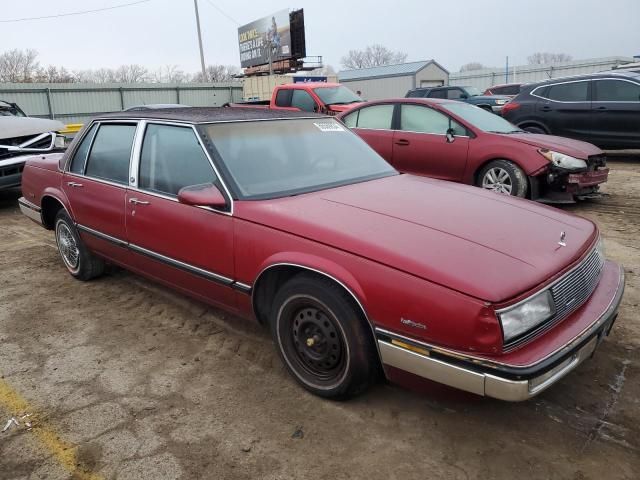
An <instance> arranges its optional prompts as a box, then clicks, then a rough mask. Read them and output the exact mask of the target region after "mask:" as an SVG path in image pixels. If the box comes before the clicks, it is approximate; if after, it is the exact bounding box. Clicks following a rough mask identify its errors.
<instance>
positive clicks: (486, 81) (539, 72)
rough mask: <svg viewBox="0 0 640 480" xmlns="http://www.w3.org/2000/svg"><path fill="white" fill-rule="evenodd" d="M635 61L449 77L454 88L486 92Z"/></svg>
mask: <svg viewBox="0 0 640 480" xmlns="http://www.w3.org/2000/svg"><path fill="white" fill-rule="evenodd" d="M633 61H634V59H633V58H631V57H604V58H590V59H586V60H572V61H571V62H562V63H554V64H547V65H520V66H517V65H516V66H513V67H511V66H510V67H509V72H508V73H507V72H506V70H505V68H485V69H482V70H470V71H467V72H455V73H452V74H451V75H449V83H450V84H451V85H459V86H466V87H476V88H478V89H480V90H485V89H487V88H489V87H491V86H493V85H496V84H500V83H516V82H519V83H533V82H541V81H543V80H548V79H550V78H558V77H568V76H571V75H585V74H588V73H596V72H602V71H605V70H611V69H614V68H618V67H619V66H621V65H624V64H629V63H631V62H633ZM623 68H624V67H623Z"/></svg>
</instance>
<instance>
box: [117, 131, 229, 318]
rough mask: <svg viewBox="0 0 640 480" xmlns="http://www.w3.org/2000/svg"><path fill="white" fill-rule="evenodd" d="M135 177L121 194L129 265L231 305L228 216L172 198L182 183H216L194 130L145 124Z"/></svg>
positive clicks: (191, 292)
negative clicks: (132, 183) (124, 210)
mask: <svg viewBox="0 0 640 480" xmlns="http://www.w3.org/2000/svg"><path fill="white" fill-rule="evenodd" d="M137 176H138V178H137V181H136V182H134V183H135V186H134V187H132V188H131V189H130V190H129V191H128V193H127V197H126V225H127V233H128V238H129V248H130V249H131V252H132V253H131V265H132V266H133V268H134V269H136V270H138V271H140V272H141V273H144V274H146V275H149V276H151V277H153V278H155V279H157V280H159V281H161V282H163V283H166V284H170V285H172V286H173V287H175V288H177V289H180V290H183V291H184V292H186V293H190V294H192V295H196V296H198V297H200V298H202V299H203V300H206V301H212V302H214V303H217V304H220V305H222V306H227V307H234V300H233V299H234V295H233V290H232V289H231V288H230V287H231V283H232V281H233V277H234V266H233V218H232V217H231V215H230V213H229V212H226V211H214V210H212V209H210V208H205V207H196V206H192V205H185V204H182V203H179V202H178V199H177V197H178V192H179V191H180V189H181V188H183V187H187V186H192V185H200V184H205V183H214V184H218V183H219V180H218V179H217V177H216V175H215V173H214V170H213V167H212V165H211V163H210V161H209V158H208V157H207V155H206V154H205V152H204V150H203V148H202V146H201V145H200V143H199V141H198V138H197V136H196V134H195V132H194V130H193V128H191V127H186V126H184V127H183V126H176V125H166V124H160V123H148V124H147V125H146V128H145V132H144V139H143V142H142V149H141V153H140V159H139V165H138V168H137ZM134 179H135V177H134ZM228 200H229V202H230V201H231V199H228Z"/></svg>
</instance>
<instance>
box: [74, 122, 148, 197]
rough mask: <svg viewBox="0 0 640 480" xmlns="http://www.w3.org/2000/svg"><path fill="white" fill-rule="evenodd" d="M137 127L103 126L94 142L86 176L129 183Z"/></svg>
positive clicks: (107, 124) (108, 124)
mask: <svg viewBox="0 0 640 480" xmlns="http://www.w3.org/2000/svg"><path fill="white" fill-rule="evenodd" d="M135 133H136V125H132V124H127V125H120V124H110V123H106V124H102V125H100V128H99V129H98V133H96V138H95V140H94V141H93V146H92V147H91V152H90V153H89V158H88V159H87V168H86V171H85V174H86V175H87V176H89V177H95V178H100V179H103V180H109V181H111V182H115V183H122V184H128V183H129V161H130V159H131V148H132V147H133V137H134V135H135Z"/></svg>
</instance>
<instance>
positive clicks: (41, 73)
mask: <svg viewBox="0 0 640 480" xmlns="http://www.w3.org/2000/svg"><path fill="white" fill-rule="evenodd" d="M34 81H35V82H43V83H73V82H75V81H76V76H75V75H74V74H72V73H71V72H69V71H68V70H67V69H66V68H64V67H56V66H55V65H49V66H47V67H44V68H39V69H38V71H37V72H36V73H35V75H34Z"/></svg>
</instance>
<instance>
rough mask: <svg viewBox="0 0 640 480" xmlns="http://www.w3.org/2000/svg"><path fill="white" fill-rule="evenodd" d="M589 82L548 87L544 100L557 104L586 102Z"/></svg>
mask: <svg viewBox="0 0 640 480" xmlns="http://www.w3.org/2000/svg"><path fill="white" fill-rule="evenodd" d="M588 94H589V82H571V83H560V84H557V85H550V86H549V91H548V93H547V95H546V98H548V99H549V100H556V101H558V102H586V101H588V100H589V97H588Z"/></svg>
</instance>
